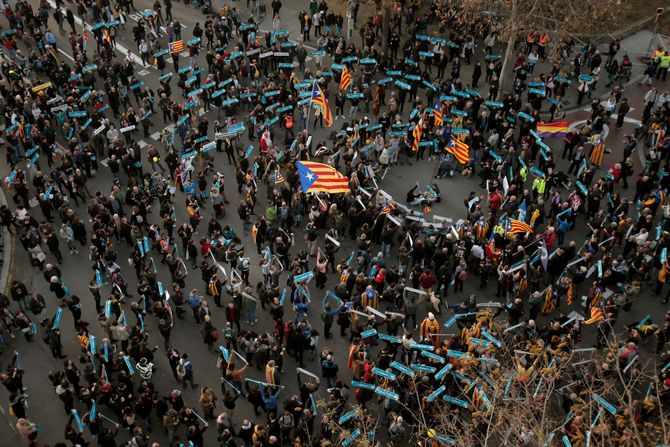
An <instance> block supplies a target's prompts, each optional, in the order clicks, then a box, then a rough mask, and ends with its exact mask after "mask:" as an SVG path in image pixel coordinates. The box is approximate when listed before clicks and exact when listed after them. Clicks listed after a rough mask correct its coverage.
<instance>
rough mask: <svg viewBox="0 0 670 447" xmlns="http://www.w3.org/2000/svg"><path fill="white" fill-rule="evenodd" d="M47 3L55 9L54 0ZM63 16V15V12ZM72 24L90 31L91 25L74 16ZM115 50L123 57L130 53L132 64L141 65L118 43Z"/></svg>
mask: <svg viewBox="0 0 670 447" xmlns="http://www.w3.org/2000/svg"><path fill="white" fill-rule="evenodd" d="M47 1H48V2H49V5H50V6H51V7H52V8H53V9H56V2H55V1H54V0H47ZM63 14H65V12H63ZM74 22H75V23H76V24H77V25H79V26H81V27H83V28H86V29H88V30H89V31H91V25H89V24H88V23H87V24H84V22H83V21H82V20H81V19H80V18H79V17H78V16H76V15H75V16H74ZM116 49H117V50H119V52H120V53H121V54H123V55H124V57H125V55H126V54H128V53H130V57H131V59H132V61H133V62H134V63H136V64H138V65H142V58H140V57H139V56H138V55H136V54H135V53H133V52H132V51H130V50H129V49H128V48H126V47H125V46H123V45H121V44H120V43H117V44H116ZM68 57H70V56H68ZM73 60H74V59H73Z"/></svg>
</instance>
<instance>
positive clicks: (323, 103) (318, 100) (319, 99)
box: [305, 82, 333, 192]
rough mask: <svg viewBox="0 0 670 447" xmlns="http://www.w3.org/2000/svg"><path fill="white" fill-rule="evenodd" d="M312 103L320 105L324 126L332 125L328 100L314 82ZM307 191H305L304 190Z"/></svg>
mask: <svg viewBox="0 0 670 447" xmlns="http://www.w3.org/2000/svg"><path fill="white" fill-rule="evenodd" d="M311 102H312V104H316V105H318V106H319V107H321V113H323V120H324V121H325V122H326V126H327V127H330V126H332V125H333V115H331V113H330V106H328V100H327V99H326V97H325V96H324V94H323V92H322V91H321V88H320V87H319V85H318V84H317V83H316V82H315V83H314V86H313V87H312V100H311ZM305 192H307V191H305Z"/></svg>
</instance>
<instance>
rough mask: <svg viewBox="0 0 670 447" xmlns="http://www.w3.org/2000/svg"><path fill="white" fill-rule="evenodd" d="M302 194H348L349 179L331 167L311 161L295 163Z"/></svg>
mask: <svg viewBox="0 0 670 447" xmlns="http://www.w3.org/2000/svg"><path fill="white" fill-rule="evenodd" d="M296 165H297V168H298V176H299V177H300V185H301V187H302V190H303V192H305V193H307V192H328V193H331V194H335V193H345V192H349V179H348V178H347V177H345V176H344V175H342V174H340V173H339V172H337V170H336V169H335V168H333V167H332V166H328V165H326V164H323V163H316V162H313V161H296Z"/></svg>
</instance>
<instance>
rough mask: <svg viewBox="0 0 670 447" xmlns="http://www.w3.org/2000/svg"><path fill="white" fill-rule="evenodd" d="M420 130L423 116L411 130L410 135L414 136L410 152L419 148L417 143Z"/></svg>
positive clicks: (419, 140)
mask: <svg viewBox="0 0 670 447" xmlns="http://www.w3.org/2000/svg"><path fill="white" fill-rule="evenodd" d="M421 132H423V116H422V117H421V119H420V120H419V123H418V124H417V125H416V126H414V130H412V136H413V137H414V141H413V142H412V152H416V151H418V150H419V143H420V142H421Z"/></svg>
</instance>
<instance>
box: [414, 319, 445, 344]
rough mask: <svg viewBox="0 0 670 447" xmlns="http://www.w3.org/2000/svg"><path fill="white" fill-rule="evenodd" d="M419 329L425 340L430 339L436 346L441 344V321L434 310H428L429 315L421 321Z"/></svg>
mask: <svg viewBox="0 0 670 447" xmlns="http://www.w3.org/2000/svg"><path fill="white" fill-rule="evenodd" d="M419 331H420V334H421V338H422V339H423V340H428V339H430V340H431V342H432V343H433V346H434V347H435V348H437V347H439V346H440V336H439V334H440V323H439V322H438V321H437V320H436V319H435V315H434V314H433V313H432V312H428V316H427V317H426V318H424V320H423V321H422V322H421V327H420V329H419Z"/></svg>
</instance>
